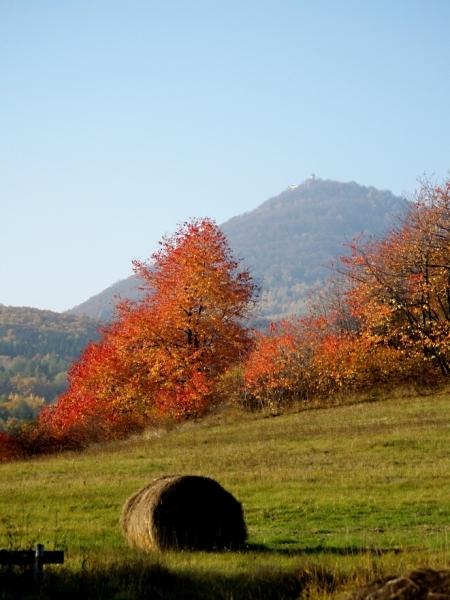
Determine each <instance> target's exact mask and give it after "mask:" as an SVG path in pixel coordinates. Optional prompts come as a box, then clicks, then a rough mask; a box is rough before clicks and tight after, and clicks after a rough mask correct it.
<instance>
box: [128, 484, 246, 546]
mask: <svg viewBox="0 0 450 600" xmlns="http://www.w3.org/2000/svg"><path fill="white" fill-rule="evenodd" d="M121 524H122V530H123V533H124V535H125V537H126V539H127V541H128V543H129V544H130V546H133V547H136V548H141V549H143V550H170V549H179V550H223V549H228V548H239V547H240V546H242V545H243V544H244V542H245V539H246V537H247V530H246V526H245V522H244V516H243V512H242V507H241V504H240V503H239V502H238V501H237V500H236V498H234V496H232V495H231V494H230V493H229V492H227V491H226V490H225V489H224V488H223V487H222V486H221V485H220V484H219V483H217V481H214V480H213V479H210V478H209V477H200V476H198V475H167V476H165V477H161V478H159V479H155V480H154V481H152V482H151V483H150V484H149V485H147V486H145V487H144V488H142V489H141V490H139V491H138V492H137V493H136V494H133V496H130V498H128V500H127V501H126V502H125V504H124V507H123V510H122V520H121Z"/></svg>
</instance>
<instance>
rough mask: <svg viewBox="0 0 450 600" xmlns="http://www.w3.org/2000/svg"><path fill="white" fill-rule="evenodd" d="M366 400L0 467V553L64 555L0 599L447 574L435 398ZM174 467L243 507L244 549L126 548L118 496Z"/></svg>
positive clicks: (219, 594) (334, 584) (222, 590)
mask: <svg viewBox="0 0 450 600" xmlns="http://www.w3.org/2000/svg"><path fill="white" fill-rule="evenodd" d="M373 400H374V399H373V398H372V399H371V401H370V402H368V403H360V404H353V405H347V406H337V407H322V409H321V410H306V411H305V410H302V411H300V412H297V413H292V414H284V415H280V416H277V417H275V418H267V415H266V418H264V416H263V415H248V414H241V413H238V414H237V415H231V416H228V417H227V416H226V415H217V416H215V417H214V418H213V419H210V420H206V421H202V422H199V423H192V422H190V423H186V424H184V425H181V426H178V427H174V428H172V429H171V430H158V431H149V432H147V434H145V435H143V436H141V437H139V438H137V437H135V438H133V439H130V440H128V441H122V442H118V443H111V444H107V445H104V446H98V447H96V448H91V449H89V450H87V451H85V452H82V453H78V454H75V453H68V454H65V455H59V456H57V455H56V456H55V455H53V456H51V457H48V458H46V457H40V458H39V459H38V460H29V461H26V462H18V463H11V464H5V465H2V466H1V469H2V477H1V478H0V506H2V519H1V521H0V547H10V546H12V547H19V548H20V547H26V546H28V545H30V544H34V543H36V542H41V543H44V544H45V545H46V547H47V548H48V549H52V548H58V549H59V548H62V549H66V550H67V555H66V557H67V560H66V564H65V565H64V567H54V568H53V569H52V568H51V567H50V566H46V568H45V571H46V577H45V581H44V582H43V584H44V587H43V588H40V589H39V591H40V593H39V594H36V596H35V595H32V594H31V593H30V590H28V593H22V594H20V593H19V592H18V590H19V585H20V582H19V580H18V577H17V578H16V579H12V580H11V588H8V589H11V595H10V596H9V595H8V593H7V592H6V589H7V587H6V585H5V587H4V588H2V591H3V589H4V590H5V591H4V595H3V596H2V598H10V597H11V598H18V597H27V598H34V597H36V598H37V597H39V598H42V597H45V598H63V597H64V598H66V597H70V598H78V597H80V594H81V595H82V597H83V598H84V599H85V600H90V599H91V598H92V599H94V598H95V599H96V600H104V599H106V598H108V599H110V598H123V599H124V600H135V599H137V598H171V599H174V600H180V599H185V600H187V599H188V598H199V599H204V600H205V599H213V598H214V600H217V599H219V600H220V599H223V600H225V599H226V598H227V599H228V598H231V597H233V598H235V599H236V600H237V599H241V600H244V599H245V600H252V599H254V600H256V599H259V600H263V599H267V600H268V599H275V598H276V599H283V598H284V599H288V598H289V599H292V600H293V599H294V598H300V597H302V598H303V597H305V598H306V597H307V598H311V600H318V599H319V598H321V599H324V598H331V597H333V598H337V597H341V596H338V594H339V593H340V592H344V591H345V590H346V589H347V590H348V589H349V588H353V587H355V586H357V585H360V584H364V583H365V582H366V581H367V580H370V579H374V578H378V577H382V576H385V575H393V574H396V573H399V572H404V571H407V570H409V569H411V568H414V567H418V566H420V567H425V566H429V567H434V568H448V531H449V520H450V506H449V502H448V498H449V495H450V479H449V477H448V472H449V469H450V455H449V452H448V436H449V428H450V425H449V424H450V396H449V393H448V391H447V392H445V391H444V392H441V393H436V394H433V395H429V396H417V395H414V394H409V395H407V396H403V397H401V396H397V397H390V398H387V399H384V400H380V401H378V402H374V401H373ZM172 473H180V474H184V473H189V474H199V475H206V476H210V477H212V478H214V479H216V480H218V481H219V482H220V483H221V484H222V485H223V486H224V487H225V488H226V489H227V490H229V491H230V492H231V493H232V494H233V495H234V496H235V497H236V498H237V499H238V500H239V501H240V502H242V505H243V508H244V513H245V517H246V522H247V527H248V532H249V538H248V548H247V549H246V550H245V551H242V552H218V553H215V552H209V553H203V552H202V553H195V552H170V553H161V554H157V555H151V554H150V555H146V554H144V553H142V552H140V553H139V552H137V551H133V550H130V549H129V548H127V546H126V544H125V542H124V540H123V538H122V535H121V532H120V528H119V524H118V520H119V515H120V511H121V507H122V505H123V503H124V501H125V499H126V498H127V497H128V496H129V495H130V494H132V493H134V492H135V491H137V490H138V489H139V488H141V487H142V486H143V485H145V484H147V483H148V482H150V481H151V480H152V479H153V478H156V477H160V476H163V475H167V474H172ZM11 498H14V502H11ZM47 573H48V578H47ZM0 578H1V572H0ZM0 587H1V583H0ZM302 588H306V589H304V594H302V595H300V591H301V590H302ZM25 591H26V590H24V592H25ZM44 592H45V593H44ZM81 592H82V593H81ZM343 597H346V596H343Z"/></svg>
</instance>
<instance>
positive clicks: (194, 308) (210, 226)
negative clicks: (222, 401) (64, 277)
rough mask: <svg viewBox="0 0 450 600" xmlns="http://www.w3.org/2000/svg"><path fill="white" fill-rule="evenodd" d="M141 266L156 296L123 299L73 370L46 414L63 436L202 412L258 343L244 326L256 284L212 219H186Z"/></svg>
mask: <svg viewBox="0 0 450 600" xmlns="http://www.w3.org/2000/svg"><path fill="white" fill-rule="evenodd" d="M134 269H135V272H136V273H137V275H139V276H140V278H141V279H142V281H143V289H145V291H146V295H145V297H144V298H143V299H142V300H141V301H139V302H131V301H126V302H123V303H122V304H120V305H119V306H118V311H117V318H116V320H115V321H114V322H113V323H112V324H111V325H109V326H107V327H106V328H105V329H104V330H103V335H102V338H101V340H100V341H99V342H97V343H93V344H90V345H89V346H88V348H87V349H86V351H85V352H84V354H83V356H82V357H81V359H80V360H79V361H78V362H77V363H76V364H75V365H74V366H73V367H72V369H71V370H70V372H69V386H68V390H67V392H66V393H65V394H63V395H62V396H61V397H60V399H59V401H58V403H57V404H56V406H55V407H54V408H52V409H48V410H46V411H45V412H44V413H43V414H42V416H41V420H40V421H41V426H42V427H44V428H47V429H48V430H50V431H52V432H53V433H55V432H56V433H58V434H59V435H67V434H68V433H69V434H70V431H74V432H75V431H76V430H77V431H79V430H80V429H81V430H82V431H84V432H87V436H88V437H89V436H90V435H91V433H90V432H92V436H93V437H95V436H96V435H101V437H105V436H108V435H110V436H114V437H116V436H117V435H121V434H123V433H125V432H126V430H127V429H129V428H136V427H140V426H143V425H144V424H145V423H148V422H149V420H151V419H154V418H157V417H158V416H161V415H167V416H170V417H174V418H183V417H188V416H195V415H200V414H202V413H203V412H204V411H205V410H206V409H207V408H208V406H209V405H210V404H211V402H212V401H213V399H214V393H215V388H216V383H217V381H218V379H219V378H220V376H221V375H222V374H223V373H224V371H225V370H226V369H228V368H229V367H230V366H231V365H233V364H235V363H236V362H237V361H239V360H240V358H241V357H242V356H243V355H245V353H246V352H247V350H248V349H249V347H250V345H251V343H252V338H251V335H250V332H249V331H248V330H247V329H246V328H245V326H244V325H243V322H244V319H245V318H246V317H247V314H248V311H249V308H250V306H251V302H252V300H253V298H254V296H255V292H256V288H255V285H254V284H253V282H252V278H251V276H250V274H249V273H248V271H246V270H240V269H239V265H238V262H237V261H236V260H235V259H234V258H233V256H232V253H231V250H230V248H229V246H228V243H227V240H226V238H225V236H224V235H223V233H222V232H221V230H220V229H219V228H218V226H217V225H216V224H215V223H214V222H213V221H212V220H210V219H201V220H192V221H189V222H187V223H185V224H184V225H183V226H182V227H181V228H180V229H179V230H178V231H177V232H176V233H175V234H174V235H173V236H170V237H166V238H164V239H163V241H162V242H161V247H160V249H159V251H158V252H156V253H155V254H154V255H153V257H152V261H151V262H150V263H143V262H139V261H135V262H134ZM99 432H100V433H99Z"/></svg>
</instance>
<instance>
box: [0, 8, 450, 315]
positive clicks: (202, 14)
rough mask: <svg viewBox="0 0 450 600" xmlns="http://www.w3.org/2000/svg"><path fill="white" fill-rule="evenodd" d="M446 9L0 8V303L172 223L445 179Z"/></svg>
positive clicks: (129, 253)
mask: <svg viewBox="0 0 450 600" xmlns="http://www.w3.org/2000/svg"><path fill="white" fill-rule="evenodd" d="M449 71H450V2H449V1H447V0H441V1H439V0H427V1H425V0H422V1H417V0H389V1H384V0H356V1H350V0H339V1H338V0H333V1H321V0H308V1H302V0H297V1H294V0H271V1H266V0H254V1H253V0H220V1H219V0H209V1H206V0H205V1H203V0H190V1H188V0H184V1H172V0H159V1H152V0H140V1H139V0H122V1H116V0H52V1H47V0H38V1H35V0H19V1H18V0H0V208H1V211H0V218H1V225H0V252H1V261H0V286H1V287H0V303H3V304H11V305H28V306H36V307H39V308H50V309H54V310H65V309H67V308H70V307H71V306H73V305H75V304H78V303H80V302H82V301H84V300H85V299H87V298H88V297H89V296H91V295H93V294H95V293H97V292H99V291H101V290H102V289H104V288H105V287H107V286H108V285H110V284H111V283H113V282H115V281H116V280H118V279H121V278H123V277H126V276H127V275H129V274H130V272H131V260H132V259H133V258H141V259H142V258H146V257H148V256H149V255H150V254H151V253H152V252H153V251H154V250H155V249H156V247H157V242H158V240H159V239H160V237H161V236H162V234H163V233H165V232H172V231H174V230H175V228H176V226H177V224H178V223H180V222H182V221H183V220H185V219H186V218H188V217H191V216H211V217H213V218H215V219H216V220H217V221H218V222H219V223H220V222H223V221H224V220H226V219H228V218H229V217H231V216H234V215H236V214H239V213H242V212H245V211H248V210H251V209H253V208H255V207H256V206H257V205H258V204H260V203H261V202H263V201H264V200H266V199H267V198H268V197H270V196H273V195H276V194H278V193H279V192H281V191H282V190H283V189H284V188H286V187H287V186H288V185H289V184H293V183H298V182H301V181H302V180H303V179H305V178H306V177H307V176H309V175H310V174H311V173H312V172H314V173H316V174H317V175H318V176H319V177H322V178H327V179H337V180H341V181H348V180H355V181H357V182H359V183H361V184H364V185H374V186H376V187H379V188H382V189H391V190H392V191H393V192H395V193H399V194H400V193H407V194H409V193H411V192H412V191H413V190H414V188H415V187H416V182H417V178H418V177H420V176H421V175H422V174H423V173H424V172H426V173H428V174H429V175H433V174H434V175H435V176H436V177H437V178H438V179H442V178H444V177H446V176H447V175H448V173H449V169H450V73H449Z"/></svg>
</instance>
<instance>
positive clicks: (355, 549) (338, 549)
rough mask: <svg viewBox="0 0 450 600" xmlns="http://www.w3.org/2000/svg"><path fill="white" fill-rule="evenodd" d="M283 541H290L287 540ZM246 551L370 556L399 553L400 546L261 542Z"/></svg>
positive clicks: (293, 554) (299, 554) (277, 553)
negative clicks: (301, 545) (291, 545)
mask: <svg viewBox="0 0 450 600" xmlns="http://www.w3.org/2000/svg"><path fill="white" fill-rule="evenodd" d="M285 543H291V542H289V541H287V542H285ZM246 549H247V551H248V552H258V553H261V554H276V555H279V556H305V555H306V556H308V555H311V556H316V555H318V554H322V555H323V554H334V555H337V556H357V555H360V554H370V555H372V556H382V555H383V554H389V553H391V554H400V552H402V549H401V548H396V547H392V548H369V547H361V546H343V547H342V546H323V545H322V544H318V545H317V546H308V547H306V548H298V547H296V548H276V547H269V546H264V545H263V544H248V545H247V547H246Z"/></svg>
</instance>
